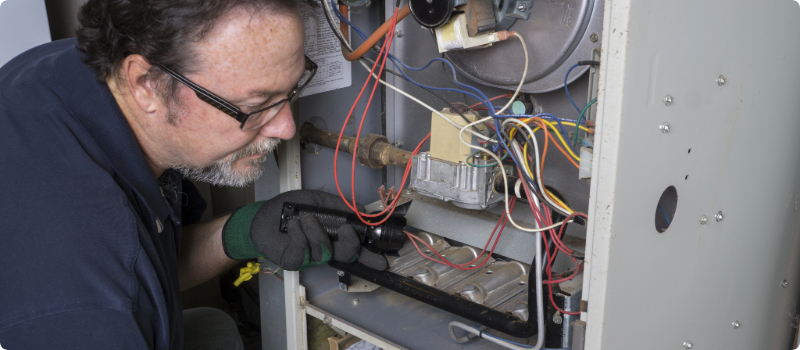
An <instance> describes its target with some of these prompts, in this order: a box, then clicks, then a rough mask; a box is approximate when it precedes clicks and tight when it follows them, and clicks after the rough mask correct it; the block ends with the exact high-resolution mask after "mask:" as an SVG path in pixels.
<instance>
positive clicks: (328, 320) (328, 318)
mask: <svg viewBox="0 0 800 350" xmlns="http://www.w3.org/2000/svg"><path fill="white" fill-rule="evenodd" d="M322 322H323V323H325V325H326V326H328V327H330V326H331V324H332V323H333V320H331V318H330V317H328V316H325V318H323V319H322Z"/></svg>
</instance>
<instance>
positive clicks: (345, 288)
mask: <svg viewBox="0 0 800 350" xmlns="http://www.w3.org/2000/svg"><path fill="white" fill-rule="evenodd" d="M339 289H341V290H343V291H345V292H346V291H347V285H346V284H344V283H339Z"/></svg>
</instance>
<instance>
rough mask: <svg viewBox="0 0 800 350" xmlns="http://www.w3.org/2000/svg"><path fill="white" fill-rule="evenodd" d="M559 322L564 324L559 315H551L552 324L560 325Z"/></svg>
mask: <svg viewBox="0 0 800 350" xmlns="http://www.w3.org/2000/svg"><path fill="white" fill-rule="evenodd" d="M561 322H564V319H563V318H561V313H560V312H558V311H556V313H555V314H554V315H553V323H555V324H561Z"/></svg>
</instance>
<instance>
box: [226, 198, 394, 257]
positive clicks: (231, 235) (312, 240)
mask: <svg viewBox="0 0 800 350" xmlns="http://www.w3.org/2000/svg"><path fill="white" fill-rule="evenodd" d="M285 202H292V203H295V204H304V205H312V206H316V207H321V208H328V209H336V210H346V211H349V210H350V209H349V208H347V205H345V204H344V202H342V199H341V198H339V197H338V196H334V195H332V194H329V193H325V192H322V191H314V190H297V191H289V192H285V193H282V194H280V195H278V196H275V198H272V199H270V200H268V201H262V202H255V203H253V204H249V205H245V206H243V207H241V208H239V209H237V210H236V211H235V212H233V214H231V216H230V218H228V221H227V222H226V223H225V226H223V228H222V246H223V247H224V249H225V254H227V255H228V257H230V258H231V259H237V260H241V259H253V258H257V257H264V258H266V259H268V260H270V261H272V262H274V263H276V264H278V266H280V268H282V269H284V270H289V271H302V270H305V269H307V268H309V267H311V266H314V265H322V264H325V263H327V262H328V261H329V260H330V259H331V258H333V259H334V260H336V261H341V262H348V263H349V262H354V261H356V259H357V260H358V261H359V262H361V263H362V264H364V265H366V266H368V267H371V268H373V269H376V270H385V269H386V268H387V267H388V266H389V264H388V263H387V262H386V258H385V257H384V256H382V255H380V254H376V253H373V252H371V251H369V250H366V249H365V248H363V247H362V246H361V242H360V240H359V237H358V234H356V232H355V230H353V227H352V226H350V225H342V226H341V227H339V229H338V231H337V235H338V240H337V241H336V242H331V240H330V238H328V234H327V233H326V232H325V229H324V228H323V227H322V225H321V224H320V223H319V221H318V220H317V218H316V217H314V216H310V215H309V216H303V217H301V218H300V219H295V220H291V221H289V223H288V231H289V232H288V233H283V232H280V231H279V228H280V222H281V211H282V209H283V203H285Z"/></svg>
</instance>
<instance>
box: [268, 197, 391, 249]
mask: <svg viewBox="0 0 800 350" xmlns="http://www.w3.org/2000/svg"><path fill="white" fill-rule="evenodd" d="M306 215H313V216H314V217H316V218H317V220H318V221H319V223H320V224H321V225H322V227H323V229H325V232H327V233H328V236H329V237H330V238H331V241H333V242H335V241H336V240H337V239H338V236H337V234H336V232H337V231H338V230H339V227H341V226H342V225H345V224H348V225H350V226H352V227H353V229H354V230H355V231H356V233H357V234H358V236H359V238H360V240H361V244H362V245H363V246H365V247H367V248H368V249H369V250H371V251H374V252H376V253H379V254H386V253H389V254H391V253H396V252H397V251H398V250H400V248H402V247H403V241H404V239H405V234H404V233H403V228H404V227H405V226H406V219H405V218H404V217H402V216H399V215H398V216H391V217H389V219H388V220H386V221H385V222H384V223H382V224H380V225H377V226H371V225H367V224H365V223H363V222H361V220H360V219H359V218H358V216H357V215H356V214H355V213H353V212H346V211H339V210H334V209H327V208H318V207H315V206H310V205H302V204H295V203H289V202H286V203H284V204H283V210H282V211H281V224H280V231H281V232H288V230H289V227H288V226H289V220H295V219H300V218H301V217H303V216H306Z"/></svg>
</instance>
